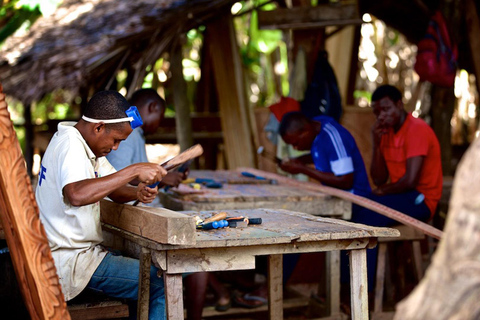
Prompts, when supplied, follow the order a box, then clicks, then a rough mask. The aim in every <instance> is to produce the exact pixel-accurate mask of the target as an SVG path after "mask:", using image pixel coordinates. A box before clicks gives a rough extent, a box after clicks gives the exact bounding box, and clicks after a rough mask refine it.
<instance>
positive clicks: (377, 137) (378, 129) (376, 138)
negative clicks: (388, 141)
mask: <svg viewBox="0 0 480 320" xmlns="http://www.w3.org/2000/svg"><path fill="white" fill-rule="evenodd" d="M387 132H388V129H387V128H386V127H385V126H383V125H382V124H381V123H380V122H379V121H378V120H377V121H375V123H374V124H373V127H372V138H373V145H374V146H379V145H380V142H381V141H382V136H383V135H384V134H385V133H387Z"/></svg>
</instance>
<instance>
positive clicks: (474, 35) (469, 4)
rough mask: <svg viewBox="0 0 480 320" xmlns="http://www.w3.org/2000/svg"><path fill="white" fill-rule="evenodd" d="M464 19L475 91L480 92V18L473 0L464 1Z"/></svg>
mask: <svg viewBox="0 0 480 320" xmlns="http://www.w3.org/2000/svg"><path fill="white" fill-rule="evenodd" d="M465 19H466V24H467V32H468V43H469V44H470V56H471V57H472V61H473V69H474V72H475V76H476V82H477V91H478V92H480V55H479V54H478V52H479V50H480V38H479V37H478V34H479V32H480V20H479V18H478V11H477V6H476V5H475V2H474V1H473V0H467V1H466V10H465Z"/></svg>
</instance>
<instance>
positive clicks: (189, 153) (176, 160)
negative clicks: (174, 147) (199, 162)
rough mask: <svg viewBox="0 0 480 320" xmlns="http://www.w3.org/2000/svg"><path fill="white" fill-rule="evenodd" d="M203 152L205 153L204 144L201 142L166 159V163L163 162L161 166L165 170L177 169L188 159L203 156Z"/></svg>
mask: <svg viewBox="0 0 480 320" xmlns="http://www.w3.org/2000/svg"><path fill="white" fill-rule="evenodd" d="M202 154H203V148H202V146H201V145H199V144H196V145H194V146H193V147H190V148H188V149H187V150H185V151H183V152H182V153H180V154H179V155H177V156H175V157H173V158H172V159H170V160H168V161H165V162H164V163H162V164H161V166H162V167H163V168H164V169H165V170H167V171H169V170H172V169H175V168H176V167H178V166H179V165H181V164H182V163H184V162H187V161H188V160H191V159H194V158H196V157H199V156H201V155H202Z"/></svg>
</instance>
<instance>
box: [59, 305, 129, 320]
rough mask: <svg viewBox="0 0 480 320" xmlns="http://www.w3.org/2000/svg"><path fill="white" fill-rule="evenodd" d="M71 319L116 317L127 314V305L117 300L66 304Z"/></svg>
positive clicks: (87, 319) (124, 316) (91, 319)
mask: <svg viewBox="0 0 480 320" xmlns="http://www.w3.org/2000/svg"><path fill="white" fill-rule="evenodd" d="M68 311H69V313H70V317H71V318H72V320H94V319H118V318H126V317H128V316H129V311H128V305H127V304H122V303H120V302H119V301H109V302H101V303H98V304H93V305H92V304H91V303H88V304H78V305H71V306H68Z"/></svg>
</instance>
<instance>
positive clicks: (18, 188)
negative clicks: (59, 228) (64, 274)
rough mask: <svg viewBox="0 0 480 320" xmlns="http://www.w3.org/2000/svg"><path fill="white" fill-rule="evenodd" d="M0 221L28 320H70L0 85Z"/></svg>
mask: <svg viewBox="0 0 480 320" xmlns="http://www.w3.org/2000/svg"><path fill="white" fill-rule="evenodd" d="M0 164H1V165H0V219H1V222H2V224H3V228H4V229H5V238H6V240H7V244H8V247H9V249H10V254H11V257H12V260H13V265H14V268H15V273H16V275H17V280H18V283H19V286H20V289H21V292H22V294H23V298H24V301H25V305H26V306H27V308H28V311H29V313H30V317H31V319H70V315H69V313H68V311H67V305H66V303H65V299H64V297H63V293H62V289H61V287H60V283H59V280H58V276H57V271H56V269H55V264H54V261H53V258H52V253H51V251H50V247H49V245H48V240H47V235H46V233H45V229H44V228H43V225H42V223H41V222H40V218H39V210H38V206H37V203H36V201H35V197H34V194H33V189H32V186H31V184H30V178H29V177H28V174H27V170H26V167H25V160H24V158H23V156H22V152H21V149H20V145H19V143H18V140H17V136H16V134H15V131H14V130H13V124H12V121H11V120H10V113H9V112H8V109H7V103H6V102H5V94H4V93H3V87H2V85H1V84H0Z"/></svg>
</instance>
